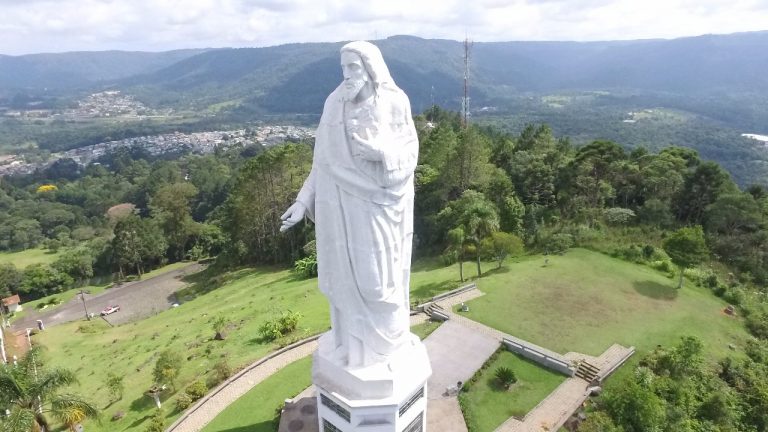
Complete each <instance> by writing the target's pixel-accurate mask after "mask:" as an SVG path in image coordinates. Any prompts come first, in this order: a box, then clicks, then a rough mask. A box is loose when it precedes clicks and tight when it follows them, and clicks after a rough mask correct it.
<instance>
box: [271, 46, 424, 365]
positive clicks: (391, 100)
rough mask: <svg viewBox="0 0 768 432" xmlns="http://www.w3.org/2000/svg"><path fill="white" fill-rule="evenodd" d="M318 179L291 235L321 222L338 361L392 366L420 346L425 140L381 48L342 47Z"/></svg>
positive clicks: (287, 218)
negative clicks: (416, 179) (416, 242)
mask: <svg viewBox="0 0 768 432" xmlns="http://www.w3.org/2000/svg"><path fill="white" fill-rule="evenodd" d="M341 69H342V72H343V75H344V81H343V82H342V83H341V84H340V85H339V86H338V87H337V88H336V89H335V90H334V91H333V93H331V94H330V96H328V99H327V100H326V101H325V106H324V107H323V115H322V117H321V119H320V125H319V126H318V128H317V134H316V140H315V150H314V158H313V161H312V170H311V172H310V174H309V177H308V178H307V179H306V181H305V182H304V185H303V187H302V188H301V191H300V192H299V194H298V196H297V198H296V202H295V203H294V204H293V205H291V207H290V208H288V210H287V211H286V212H285V214H283V215H282V217H281V218H282V226H281V228H280V229H281V231H285V230H287V229H289V228H290V227H292V226H293V225H295V224H296V223H298V222H299V221H301V220H302V219H303V218H304V217H305V216H307V217H309V218H310V219H312V220H313V221H314V222H315V231H316V239H317V265H318V284H319V287H320V290H321V291H322V292H323V294H325V295H326V296H327V297H328V300H329V301H330V304H331V335H332V337H331V338H330V340H331V341H332V344H333V346H332V347H331V352H332V353H333V354H332V357H333V361H334V362H335V363H337V364H339V365H341V366H347V367H364V366H368V365H372V364H375V363H379V362H384V361H386V360H387V358H388V357H389V356H390V355H392V354H393V353H395V352H396V351H397V350H398V348H400V347H401V346H402V345H403V344H405V343H406V342H407V341H409V340H410V337H409V336H410V329H409V303H408V286H409V279H410V266H411V240H412V237H413V171H414V168H415V167H416V159H417V156H418V146H419V144H418V139H417V137H416V130H415V128H414V125H413V120H412V119H411V109H410V102H409V100H408V97H407V96H406V95H405V93H403V91H402V90H400V88H398V87H397V86H396V85H395V83H394V81H393V80H392V77H391V76H390V74H389V70H388V68H387V65H386V64H385V63H384V59H383V58H382V56H381V52H380V51H379V49H378V48H376V46H374V45H373V44H371V43H368V42H361V41H358V42H351V43H349V44H347V45H345V46H344V47H342V48H341Z"/></svg>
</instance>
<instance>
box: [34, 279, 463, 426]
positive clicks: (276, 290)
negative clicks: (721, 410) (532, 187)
mask: <svg viewBox="0 0 768 432" xmlns="http://www.w3.org/2000/svg"><path fill="white" fill-rule="evenodd" d="M427 267H428V266H427ZM427 267H424V268H423V269H422V270H419V271H416V272H414V277H413V281H412V286H413V287H414V290H422V292H427V291H429V292H432V291H434V292H439V291H440V287H444V288H443V290H444V289H447V288H450V287H453V286H455V285H456V283H457V281H454V280H453V279H452V278H453V277H457V276H458V271H455V269H451V268H439V269H436V270H432V271H428V270H427V269H426V268H427ZM190 279H191V280H192V281H193V282H195V283H194V284H193V285H191V286H190V287H188V288H186V289H184V290H182V291H180V292H179V293H178V297H179V298H182V299H184V298H186V299H187V301H185V302H184V303H183V304H182V305H181V306H179V307H178V308H174V309H170V310H167V311H165V312H162V313H160V314H158V315H155V316H153V317H150V318H147V319H145V320H142V321H139V322H136V323H132V324H126V325H122V326H117V327H109V326H108V325H107V324H106V323H104V322H103V321H101V320H96V321H92V322H91V323H86V322H75V323H70V324H65V325H61V326H56V327H51V328H49V329H48V330H46V331H45V332H43V333H41V334H39V335H37V336H35V337H34V339H33V340H34V341H35V342H36V343H40V344H42V345H44V346H45V347H46V348H47V349H46V356H47V358H48V360H49V362H50V363H49V364H51V365H54V366H60V367H66V368H68V369H71V370H73V371H75V372H76V373H77V374H78V376H79V379H80V386H79V388H77V389H74V390H76V391H77V392H79V393H81V394H84V395H88V397H89V398H90V399H91V400H94V401H103V402H102V403H100V404H99V407H100V408H104V416H105V420H104V421H103V422H102V424H97V423H95V422H88V423H87V424H86V429H87V430H89V431H96V432H101V431H104V432H106V431H140V430H142V429H144V428H145V427H146V423H147V422H148V420H149V416H150V415H151V414H152V409H153V403H152V400H151V399H150V398H149V397H147V396H144V394H143V393H144V391H146V389H147V388H149V386H150V385H151V384H152V368H153V367H154V361H155V359H156V356H157V355H158V353H159V352H160V351H162V350H164V349H174V350H177V351H179V352H181V353H182V354H183V355H184V357H185V358H186V360H185V362H184V364H183V365H182V368H181V375H180V377H179V379H178V382H179V385H178V388H179V389H183V388H184V387H185V386H186V385H187V384H188V383H190V382H192V381H193V380H195V379H198V378H200V379H210V378H211V375H212V374H211V373H209V371H210V370H211V368H212V366H213V365H214V364H215V363H216V362H218V361H220V360H221V359H222V358H226V359H227V361H228V363H229V364H230V365H231V366H233V367H235V368H238V367H244V366H246V365H248V364H250V363H251V362H253V361H255V360H256V359H258V358H260V357H263V356H264V355H266V354H267V353H268V352H270V351H273V350H274V349H276V348H277V347H278V345H279V344H285V343H288V342H289V341H290V340H291V339H296V338H301V337H305V336H309V335H311V334H316V333H319V332H322V331H324V330H326V329H327V328H328V326H329V318H328V303H327V301H326V300H325V297H323V296H322V294H320V292H319V291H318V290H317V280H316V279H310V280H297V279H295V278H294V276H293V274H292V273H291V272H290V271H286V270H276V269H271V268H260V269H244V270H240V271H237V272H232V273H227V274H223V275H215V276H213V277H211V275H210V274H207V273H202V274H198V275H193V276H192V277H191V278H190ZM289 309H290V310H293V311H297V312H299V313H301V315H302V318H301V320H300V321H299V327H300V329H299V330H298V331H296V332H295V334H293V335H292V336H291V337H290V338H289V339H286V340H279V341H277V342H271V343H267V342H264V341H262V340H261V339H260V337H259V335H258V328H259V326H261V324H262V323H264V322H265V321H267V320H268V319H271V318H274V317H275V316H277V314H279V313H281V312H282V311H285V310H289ZM218 316H225V317H226V318H227V320H228V322H229V330H228V332H227V333H228V337H227V339H226V340H225V341H216V340H213V336H214V331H213V329H212V322H213V319H214V318H215V317H218ZM424 331H429V329H428V328H427V326H425V328H424ZM109 372H113V373H116V374H118V375H122V376H124V377H125V384H126V388H125V394H124V397H123V400H121V401H118V402H116V403H114V404H107V402H106V401H108V391H107V389H106V387H105V385H104V383H105V381H106V378H107V374H108V373H109ZM289 396H290V394H288V393H286V394H281V395H279V399H281V400H282V399H283V398H285V397H289ZM174 398H175V395H171V394H166V395H164V396H163V397H162V399H163V401H164V404H168V405H164V406H166V407H168V409H167V410H166V413H167V420H168V422H169V423H168V424H170V422H171V421H173V420H174V419H175V418H176V417H178V415H179V414H180V413H178V412H175V411H174V410H173V409H172V407H173V401H174ZM274 408H275V407H274V406H272V407H269V409H271V410H273V409H274ZM116 411H124V412H125V413H126V415H125V417H124V418H123V419H121V420H119V421H117V422H112V421H109V418H111V417H112V414H114V413H115V412H116Z"/></svg>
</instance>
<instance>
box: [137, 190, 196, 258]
mask: <svg viewBox="0 0 768 432" xmlns="http://www.w3.org/2000/svg"><path fill="white" fill-rule="evenodd" d="M197 193H198V190H197V188H196V187H195V186H194V185H192V184H190V183H172V184H166V185H163V186H161V187H160V188H159V189H158V190H157V191H156V192H155V193H154V194H153V195H152V196H151V198H150V202H149V206H150V209H151V212H152V217H153V218H155V219H157V221H158V223H159V226H160V227H161V228H162V230H163V233H164V234H165V238H166V239H167V241H168V248H169V252H168V253H169V255H170V256H171V257H173V258H174V260H175V261H178V260H181V259H183V258H184V254H185V252H186V251H187V245H188V243H189V242H190V239H191V237H192V236H193V235H195V234H196V233H197V232H198V231H199V227H198V225H197V223H195V221H194V220H193V219H192V212H191V209H190V206H191V203H190V202H191V200H192V199H193V198H195V196H197Z"/></svg>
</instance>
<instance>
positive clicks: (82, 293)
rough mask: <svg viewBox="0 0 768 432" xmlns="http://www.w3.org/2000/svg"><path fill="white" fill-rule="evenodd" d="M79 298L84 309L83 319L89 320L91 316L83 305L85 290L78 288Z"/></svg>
mask: <svg viewBox="0 0 768 432" xmlns="http://www.w3.org/2000/svg"><path fill="white" fill-rule="evenodd" d="M80 300H82V301H83V310H85V319H87V320H88V321H90V320H91V316H90V315H89V314H88V308H87V307H86V306H85V292H84V291H83V290H80Z"/></svg>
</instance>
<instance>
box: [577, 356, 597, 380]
mask: <svg viewBox="0 0 768 432" xmlns="http://www.w3.org/2000/svg"><path fill="white" fill-rule="evenodd" d="M599 374H600V368H598V367H597V366H595V365H593V364H592V363H590V362H588V361H581V362H579V366H578V367H577V368H576V376H577V377H579V378H581V379H583V380H584V381H586V382H588V383H591V382H595V381H596V380H597V377H598V375H599Z"/></svg>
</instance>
